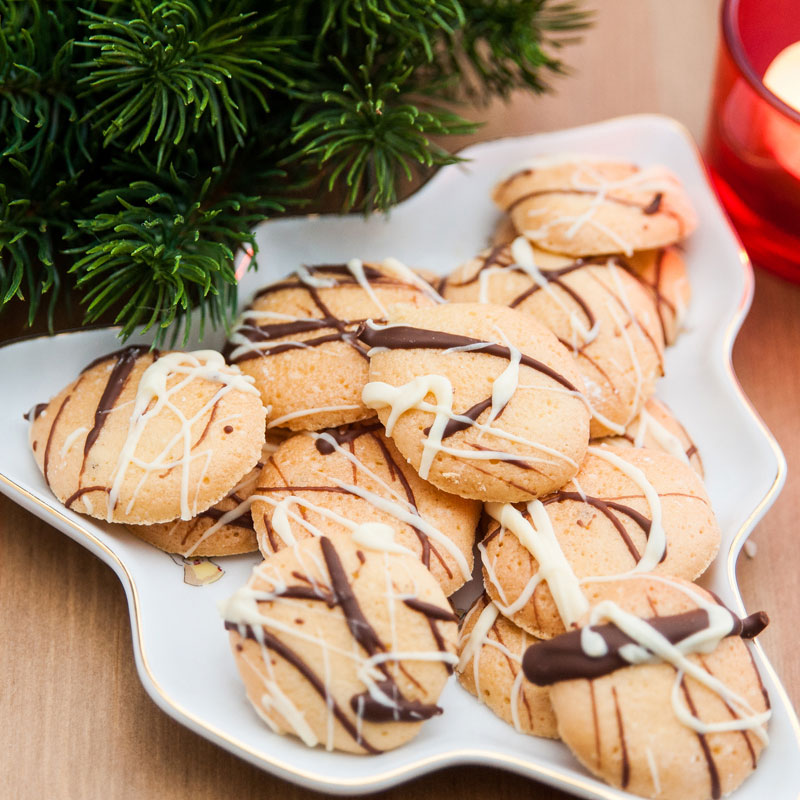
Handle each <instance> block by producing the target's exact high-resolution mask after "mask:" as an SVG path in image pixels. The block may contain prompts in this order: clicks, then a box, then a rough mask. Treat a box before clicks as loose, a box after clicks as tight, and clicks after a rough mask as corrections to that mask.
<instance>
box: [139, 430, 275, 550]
mask: <svg viewBox="0 0 800 800" xmlns="http://www.w3.org/2000/svg"><path fill="white" fill-rule="evenodd" d="M288 434H289V432H288V431H286V430H283V429H279V428H273V429H272V430H270V431H267V441H266V442H265V444H264V446H263V448H262V449H261V458H260V459H259V461H258V463H257V464H256V465H255V467H253V469H251V470H250V472H248V473H247V475H245V476H244V478H242V480H240V481H239V483H237V484H236V486H234V487H233V489H231V491H230V492H228V494H227V495H226V496H225V497H223V498H222V500H220V501H219V503H216V504H215V505H213V506H211V508H207V509H206V510H205V511H201V512H200V513H199V514H198V515H197V516H196V517H193V518H192V519H190V520H182V519H178V520H175V521H174V522H159V523H156V524H155V525H127V526H126V527H127V528H128V530H129V531H130V532H131V533H133V534H134V535H136V536H138V537H139V538H140V539H143V540H144V541H145V542H148V543H149V544H152V545H154V546H155V547H158V548H159V549H160V550H165V551H166V552H167V553H177V554H178V555H181V556H183V557H184V558H191V557H193V556H206V557H213V556H232V555H237V554H239V553H252V552H254V551H255V550H258V542H257V541H256V530H255V527H254V526H253V517H252V515H251V513H250V502H249V498H250V496H251V495H252V494H253V491H254V490H255V488H256V484H257V483H258V476H259V475H260V474H261V470H262V469H263V467H264V464H266V463H267V459H268V458H269V457H270V455H271V454H272V453H274V452H275V450H276V449H277V448H278V445H279V444H280V443H281V442H282V441H285V439H286V438H287V436H288Z"/></svg>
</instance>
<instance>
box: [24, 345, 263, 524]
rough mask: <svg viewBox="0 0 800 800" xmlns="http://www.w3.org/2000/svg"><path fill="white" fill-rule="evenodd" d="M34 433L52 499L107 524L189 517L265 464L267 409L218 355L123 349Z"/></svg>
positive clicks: (40, 410)
mask: <svg viewBox="0 0 800 800" xmlns="http://www.w3.org/2000/svg"><path fill="white" fill-rule="evenodd" d="M36 412H37V413H35V414H34V418H33V420H32V424H31V429H30V439H31V446H32V449H33V455H34V458H35V459H36V463H37V465H38V466H39V469H40V470H41V471H42V474H43V475H44V478H45V480H46V481H47V484H48V485H49V487H50V489H51V491H52V492H53V494H54V495H55V496H56V497H57V498H58V499H59V500H60V501H61V502H62V503H64V505H65V506H66V507H67V508H69V509H72V510H74V511H78V512H80V513H83V514H89V515H91V516H93V517H97V518H99V519H104V520H107V521H109V522H124V523H133V524H145V525H146V524H151V523H157V522H168V521H170V520H174V519H177V518H180V519H183V520H189V519H191V518H192V517H195V516H197V515H198V514H200V513H201V512H203V511H205V510H206V509H208V508H209V507H210V506H212V505H214V503H216V502H218V501H219V500H221V499H222V498H223V497H224V496H225V495H226V494H227V493H228V492H229V491H230V490H231V488H232V487H233V486H235V485H236V484H237V483H238V482H239V481H240V480H241V479H242V478H243V477H244V476H245V475H246V474H247V473H248V472H249V471H250V470H251V469H252V468H253V467H254V466H255V464H256V463H257V462H258V459H259V456H260V455H261V446H262V444H263V443H264V425H265V416H266V412H265V409H264V406H263V405H262V404H261V399H260V397H259V394H258V391H257V390H256V389H255V388H254V386H253V384H252V379H250V378H247V377H246V376H244V375H242V373H241V372H240V370H239V369H238V368H237V367H232V366H228V365H227V364H226V363H225V360H224V359H223V357H222V355H221V354H220V353H217V352H216V351H214V350H198V351H195V352H190V353H179V352H168V353H161V352H159V351H157V350H148V349H147V348H143V347H136V346H131V347H126V348H125V349H123V350H119V351H117V352H115V353H109V354H108V355H105V356H102V357H100V358H98V359H96V360H95V361H93V362H92V363H91V364H89V365H88V366H87V367H86V368H85V369H84V370H83V372H81V374H80V375H79V376H78V378H77V379H76V380H74V381H73V382H72V383H70V385H69V386H67V387H66V388H65V389H63V390H62V391H61V392H60V393H59V394H57V395H56V396H55V397H54V398H53V399H52V400H51V401H50V402H49V404H43V405H42V407H37V409H36Z"/></svg>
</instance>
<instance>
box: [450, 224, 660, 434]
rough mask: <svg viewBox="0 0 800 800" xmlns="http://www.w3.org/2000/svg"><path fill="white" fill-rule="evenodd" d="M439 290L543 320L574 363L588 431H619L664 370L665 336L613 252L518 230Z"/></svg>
mask: <svg viewBox="0 0 800 800" xmlns="http://www.w3.org/2000/svg"><path fill="white" fill-rule="evenodd" d="M442 292H443V294H444V296H445V297H446V298H447V299H448V300H450V301H452V302H480V303H499V304H502V305H507V306H509V307H511V308H515V309H517V310H518V311H522V312H523V313H526V314H531V315H532V316H534V317H536V319H538V320H539V321H540V322H542V323H543V324H544V325H546V326H547V327H548V328H549V329H550V330H551V331H552V332H553V333H554V334H555V335H556V336H557V337H558V338H559V339H560V340H561V342H562V343H563V344H564V345H565V346H566V347H568V348H569V349H570V351H571V352H572V354H573V357H574V358H575V360H576V362H577V365H578V367H579V368H580V370H581V374H582V375H583V379H584V383H585V385H586V395H587V401H588V402H589V403H590V404H591V407H592V411H593V419H592V436H601V435H604V434H605V433H608V432H611V431H615V432H617V433H622V431H623V430H624V428H625V427H627V425H628V424H629V423H630V422H631V420H632V419H633V418H634V417H635V416H636V415H637V414H638V413H639V411H640V409H641V408H642V406H643V405H644V403H645V401H646V399H647V398H648V397H649V396H650V395H651V394H652V393H653V391H654V390H655V382H656V379H657V378H658V377H659V376H660V375H661V374H662V373H663V353H664V344H663V343H664V339H663V334H662V332H661V327H660V322H659V316H658V312H657V310H656V307H655V303H654V302H653V297H652V294H651V291H650V288H649V286H647V285H646V284H645V283H644V282H643V279H640V278H639V276H638V274H637V273H635V272H633V271H632V270H630V269H629V268H627V267H626V264H625V262H622V261H620V260H619V259H616V258H607V257H605V256H603V257H595V258H580V259H577V260H576V259H574V258H571V257H568V256H560V255H555V254H552V253H547V252H545V251H544V250H541V249H538V248H534V247H532V246H531V245H530V243H529V242H528V241H527V240H526V239H525V238H523V237H521V236H520V237H517V238H516V239H515V240H514V241H513V242H512V243H511V244H508V245H502V246H496V247H493V248H491V249H489V250H485V251H484V252H483V253H481V254H480V255H479V256H478V257H477V258H474V259H472V260H471V261H469V262H467V263H466V264H464V265H462V266H461V267H459V268H458V269H456V270H455V272H454V273H453V274H452V275H451V276H450V277H449V278H448V279H447V281H446V283H445V284H444V286H443V287H442Z"/></svg>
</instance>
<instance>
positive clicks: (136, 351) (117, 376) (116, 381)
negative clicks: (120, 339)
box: [81, 345, 159, 472]
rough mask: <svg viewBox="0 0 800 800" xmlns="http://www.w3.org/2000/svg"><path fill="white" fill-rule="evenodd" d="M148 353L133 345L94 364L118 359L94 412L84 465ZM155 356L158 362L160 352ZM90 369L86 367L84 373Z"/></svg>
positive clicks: (156, 351) (154, 352)
mask: <svg viewBox="0 0 800 800" xmlns="http://www.w3.org/2000/svg"><path fill="white" fill-rule="evenodd" d="M146 352H148V351H147V348H145V347H140V346H137V345H133V346H131V347H125V348H124V349H122V350H117V351H116V352H115V353H112V354H110V355H109V356H105V358H103V359H100V360H99V361H96V362H92V363H93V364H94V365H97V364H102V363H103V362H104V361H108V360H110V358H112V357H113V358H116V362H117V363H116V364H114V367H113V369H112V370H111V374H110V375H109V376H108V380H107V381H106V385H105V388H104V389H103V394H102V395H100V400H99V401H98V403H97V408H96V409H95V412H94V426H93V427H92V429H91V430H90V431H89V433H88V434H87V435H86V441H85V442H84V445H83V463H84V465H85V464H86V456H87V455H89V451H90V450H91V449H92V446H93V445H94V443H95V442H96V441H97V437H98V436H99V435H100V431H101V430H102V429H103V425H104V424H105V421H106V418H107V416H108V414H109V413H110V412H111V411H112V410H113V409H114V406H115V404H116V402H117V400H118V399H119V396H120V394H122V390H123V389H124V388H125V383H126V382H127V380H128V377H129V376H130V374H131V372H132V371H133V368H134V367H135V366H136V361H137V360H138V358H139V357H140V356H142V355H144V354H145V353H146ZM153 356H154V359H153V360H154V361H155V360H157V359H158V356H159V351H158V350H154V351H153ZM91 366H92V365H90V367H91ZM90 367H86V369H84V372H86V370H88V369H89V368H90ZM81 472H83V465H82V466H81Z"/></svg>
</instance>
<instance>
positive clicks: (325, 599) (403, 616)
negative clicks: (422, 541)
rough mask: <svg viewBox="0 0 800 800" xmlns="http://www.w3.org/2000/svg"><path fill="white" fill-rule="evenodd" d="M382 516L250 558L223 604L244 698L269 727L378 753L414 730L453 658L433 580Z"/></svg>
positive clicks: (451, 628)
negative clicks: (243, 580) (355, 531)
mask: <svg viewBox="0 0 800 800" xmlns="http://www.w3.org/2000/svg"><path fill="white" fill-rule="evenodd" d="M396 548H397V544H396V543H395V542H394V541H393V539H392V530H391V529H390V528H388V527H387V526H385V525H381V524H375V523H373V524H368V525H364V526H363V527H362V530H361V531H360V532H359V535H354V536H353V537H351V536H342V535H336V536H332V537H327V536H322V537H319V538H311V539H305V540H303V541H301V542H298V544H297V545H296V546H294V547H290V548H286V549H284V550H281V551H280V552H279V553H276V554H275V555H273V556H271V557H270V558H268V559H266V560H265V561H263V562H262V563H261V564H260V565H259V566H257V567H256V568H255V569H254V570H253V573H252V575H251V577H250V580H249V581H248V583H247V585H246V586H245V587H243V588H242V589H240V590H239V591H238V592H236V594H234V596H233V597H232V598H231V599H230V600H229V601H228V602H227V604H226V605H225V607H224V609H223V616H224V617H225V621H226V622H225V625H226V627H227V628H228V629H229V630H230V631H231V634H230V640H231V647H232V648H233V652H234V655H235V657H236V663H237V666H238V668H239V671H240V674H241V676H242V678H243V680H244V683H245V687H246V690H247V696H248V698H249V700H250V702H251V703H252V704H253V706H254V707H255V709H256V711H257V712H258V715H259V716H260V717H261V718H262V719H263V720H264V722H266V723H267V725H269V727H270V728H271V729H272V730H274V731H276V732H278V733H291V734H293V735H295V736H298V737H299V738H300V739H302V740H303V741H304V742H305V743H306V744H307V745H309V746H314V745H317V744H319V745H322V746H324V747H325V748H326V749H328V750H331V749H336V750H345V751H347V752H351V753H372V754H374V753H380V752H383V751H384V750H391V749H392V748H395V747H399V746H400V745H402V744H404V743H405V742H407V741H409V740H410V739H411V738H413V737H414V736H415V735H416V734H417V732H418V731H419V728H420V726H421V724H422V722H424V721H425V720H426V719H429V718H430V717H432V716H434V715H436V714H439V713H441V709H440V708H439V707H438V706H436V705H435V704H436V701H437V700H438V698H439V694H440V693H441V691H442V689H443V688H444V685H445V682H446V681H447V678H448V676H449V674H450V673H451V672H452V665H453V664H454V663H455V662H456V661H457V660H458V659H457V657H456V656H455V650H456V640H457V633H458V631H457V625H456V617H455V615H454V614H453V612H452V609H451V608H450V605H449V604H448V602H447V599H446V598H445V596H444V594H443V593H442V590H441V588H440V587H439V584H438V583H437V582H436V579H435V578H434V577H433V576H432V575H431V573H430V572H428V570H427V569H425V567H424V566H423V565H422V564H421V563H420V562H419V561H418V560H417V559H416V558H413V557H410V556H408V555H404V554H402V553H397V552H394V550H395V549H396Z"/></svg>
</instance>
